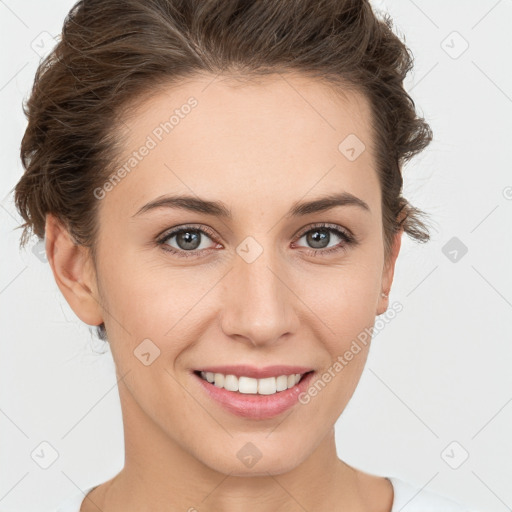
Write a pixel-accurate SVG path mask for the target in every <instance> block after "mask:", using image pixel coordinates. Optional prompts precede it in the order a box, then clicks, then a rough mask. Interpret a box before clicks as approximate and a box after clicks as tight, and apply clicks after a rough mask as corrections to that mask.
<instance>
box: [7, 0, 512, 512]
mask: <svg viewBox="0 0 512 512" xmlns="http://www.w3.org/2000/svg"><path fill="white" fill-rule="evenodd" d="M72 5H73V2H71V1H68V0H59V1H52V2H51V3H50V2H39V1H35V0H34V1H28V0H24V1H18V2H16V1H14V0H5V1H4V0H0V38H1V47H2V57H1V59H2V62H1V75H0V102H1V105H2V113H3V115H2V117H1V120H0V135H1V137H0V144H1V146H0V148H1V162H2V172H1V175H0V180H1V182H0V183H1V188H0V200H1V201H0V221H1V233H0V237H1V239H2V240H3V243H2V244H1V246H2V247H1V251H2V264H1V266H0V315H1V325H2V336H1V342H0V343H1V350H2V358H1V359H0V378H1V387H0V453H1V459H0V460H1V466H0V511H7V510H16V511H18V512H23V511H36V510H38V511H39V510H52V508H54V507H56V506H57V505H58V504H59V503H60V502H61V501H62V500H63V499H64V498H65V497H67V496H68V495H70V494H74V493H76V492H78V489H84V488H86V487H88V486H90V485H94V484H98V483H100V482H103V481H105V480H107V479H108V478H110V477H111V476H113V475H114V474H116V473H117V472H118V471H119V469H120V468H121V467H122V465H123V458H124V455H123V433H122V423H121V411H120V405H119V397H118V393H117V386H116V379H115V374H114V368H113V363H112V359H111V355H110V352H107V353H106V354H105V355H99V354H98V352H99V351H101V350H102V346H103V342H100V341H99V340H95V339H94V338H92V336H91V335H90V332H89V330H88V328H87V327H86V326H84V325H82V324H81V323H80V322H79V321H78V319H77V318H76V317H75V315H74V314H73V312H72V311H71V310H70V309H69V307H68V306H67V304H66V303H65V301H64V299H63V298H62V297H61V295H60V292H59V290H58V288H57V287H56V285H55V283H54V280H53V276H52V274H51V270H50V268H49V266H48V264H47V263H45V262H44V261H41V260H40V259H39V258H38V257H36V256H35V255H34V253H33V252H32V251H31V246H29V248H28V250H27V251H24V252H19V251H18V245H17V244H18V237H19V233H20V232H19V231H16V230H14V228H15V227H16V226H17V225H18V224H19V217H18V215H17V214H16V213H15V210H14V207H13V204H12V196H11V194H10V191H11V189H12V187H13V186H14V185H15V183H16V182H17V180H18V179H19V176H20V175H21V173H22V167H21V164H20V161H19V145H20V141H21V138H22V135H23V132H24V129H25V126H26V121H25V119H24V116H23V115H22V111H21V102H22V100H23V99H26V98H27V97H28V93H29V90H30V87H31V83H32V80H33V76H34V72H35V69H36V67H37V64H38V62H39V57H40V55H43V54H44V53H45V52H46V51H47V50H48V48H49V47H50V45H51V43H52V41H51V39H50V36H56V35H58V34H59V33H60V30H61V27H62V22H63V20H64V16H65V15H66V13H67V12H68V10H69V8H70V7H71V6H72ZM374 5H375V7H376V8H378V9H380V10H384V11H389V12H390V13H391V14H392V16H393V17H394V20H395V23H396V26H397V30H398V31H399V32H400V33H403V34H405V37H406V43H407V44H408V45H409V47H410V48H411V50H412V52H413V54H414V56H415V63H416V65H415V70H414V73H413V74H412V75H411V76H410V77H409V79H408V82H407V87H408V90H409V91H411V94H412V96H413V98H414V100H415V102H416V104H417V105H418V106H419V108H420V110H421V111H422V112H423V114H424V115H425V117H426V118H427V120H428V121H429V122H430V124H431V126H432V129H433V131H434V134H435V140H434V142H433V143H432V145H431V146H430V147H429V148H428V149H427V150H426V151H425V152H424V153H423V154H421V155H420V156H419V157H417V158H416V159H415V160H414V161H413V162H412V163H411V164H410V165H408V166H407V167H406V169H405V183H406V185H405V188H404V191H405V192H404V193H405V196H406V197H407V198H408V199H409V200H410V201H411V202H412V204H414V205H416V206H418V207H420V208H422V209H424V210H426V211H427V212H428V213H429V214H430V215H431V219H432V223H433V225H434V228H433V229H432V237H433V239H432V240H431V241H430V242H429V243H428V244H427V245H421V244H415V243H413V242H411V241H410V240H409V239H408V238H407V236H404V239H403V243H402V251H401V254H400V256H399V259H398V263H397V269H396V274H395V282H394V286H393V289H392V293H391V296H390V303H392V302H393V301H399V302H400V303H402V304H403V308H404V309H403V311H402V312H401V313H400V314H398V315H397V316H396V318H395V319H394V320H393V321H392V322H390V323H389V324H388V325H386V327H385V329H383V330H382V331H380V332H379V333H378V334H377V336H375V338H374V341H373V346H372V350H371V353H370V358H369V360H368V363H367V367H366V369H365V372H364V374H363V376H362V378H361V382H360V385H359V387H358V389H357V391H356V393H355V395H354V397H353V399H352V401H351V402H350V404H349V406H348V408H347V410H346V411H345V413H344V414H343V415H342V418H341V419H340V420H339V421H338V423H337V425H336V429H337V430H336V434H337V441H338V450H339V455H340V457H341V458H343V459H344V460H346V461H347V462H348V463H350V464H352V465H354V466H356V467H359V468H360V469H363V470H365V471H368V472H370V473H374V474H380V475H386V476H398V477H400V478H403V479H404V480H407V481H409V482H411V483H413V484H415V485H418V486H419V487H424V486H425V488H426V489H428V490H432V491H434V492H438V493H441V494H445V495H447V496H450V497H452V498H453V499H455V500H457V501H460V502H463V503H467V504H469V505H471V507H472V508H475V509H478V510H481V511H482V512H484V511H485V512H492V511H495V512H503V511H505V510H511V507H512V487H511V486H510V482H511V481H512V441H511V432H512V429H511V426H512V403H511V402H512V372H511V371H510V366H511V362H512V343H511V341H512V322H511V319H512V273H511V271H510V262H511V261H512V172H511V146H512V143H511V135H512V130H511V119H512V73H511V68H510V48H511V47H512V31H511V29H510V26H511V22H512V1H511V0H500V1H496V0H481V1H476V0H473V1H462V0H458V1H451V2H446V1H444V0H429V1H427V0H415V1H412V0H386V1H375V2H374ZM454 32H455V33H454ZM466 45H469V46H468V48H467V49H466V50H465V51H463V50H464V49H465V47H466ZM453 237H456V238H457V240H456V241H455V242H452V243H456V244H459V246H460V244H461V243H462V244H464V245H465V246H466V247H467V249H468V252H467V254H465V255H462V252H461V251H460V250H458V253H457V260H456V261H452V260H453V258H454V256H455V253H453V252H452V253H451V254H450V253H449V251H452V250H453V248H452V247H451V246H448V248H447V249H446V248H445V247H446V244H447V243H448V242H449V241H450V240H451V239H452V238H453ZM443 248H445V252H446V253H447V254H448V256H447V255H445V253H444V252H443ZM456 250H457V249H456ZM298 428H300V427H298ZM454 441H455V442H456V444H451V443H453V442H454ZM42 442H47V443H50V445H51V446H53V447H54V449H55V450H56V451H57V452H58V458H57V460H56V461H55V462H54V463H53V464H52V465H51V466H50V467H48V469H43V468H41V467H40V465H39V464H38V463H36V461H38V462H39V463H40V464H43V463H44V462H45V461H46V462H47V463H48V462H50V461H51V459H50V457H51V449H50V448H48V446H47V445H42V446H40V443H42ZM447 447H448V449H446V448H447ZM445 449H446V450H445ZM34 451H35V452H34ZM466 452H467V453H468V454H469V457H468V459H467V460H466V461H464V462H463V463H462V464H461V465H460V466H459V467H458V468H457V469H453V468H452V467H450V465H449V464H451V465H452V466H457V465H458V464H460V462H461V461H462V460H463V458H464V456H465V453H466ZM31 454H33V458H32V455H31ZM43 454H44V455H43ZM443 454H444V455H443Z"/></svg>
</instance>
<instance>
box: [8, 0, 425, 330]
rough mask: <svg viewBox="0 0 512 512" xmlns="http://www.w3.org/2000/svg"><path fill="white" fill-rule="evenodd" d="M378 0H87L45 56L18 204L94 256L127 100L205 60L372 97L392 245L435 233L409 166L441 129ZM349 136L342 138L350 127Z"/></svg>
mask: <svg viewBox="0 0 512 512" xmlns="http://www.w3.org/2000/svg"><path fill="white" fill-rule="evenodd" d="M392 26H393V25H392V21H391V19H390V18H389V16H388V15H383V16H381V17H377V16H376V15H375V13H374V12H373V11H372V8H371V6H370V4H369V2H368V1H366V0H258V1H247V0H81V1H79V2H77V3H76V4H75V5H74V6H73V7H72V9H71V10H70V12H69V14H68V15H67V17H66V19H65V21H64V26H63V30H62V38H61V40H60V41H59V42H58V44H57V45H56V46H55V48H54V49H53V51H52V52H51V53H50V54H49V55H48V56H47V57H46V58H45V59H44V61H43V62H42V63H41V64H40V66H39V68H38V70H37V72H36V75H35V80H34V84H33V88H32V91H31V94H30V97H29V99H28V100H27V102H26V105H24V112H25V115H26V116H27V118H28V126H27V128H26V131H25V134H24V137H23V140H22V143H21V160H22V163H23V166H24V168H25V173H24V174H23V176H22V177H21V179H20V181H19V182H18V184H17V185H16V187H15V204H16V207H17V209H18V211H19V212H20V214H21V215H22V217H23V219H24V221H25V223H24V224H23V225H22V226H20V227H21V228H23V234H22V237H21V246H24V245H25V244H26V242H27V240H28V236H29V232H30V230H31V231H32V232H33V233H34V234H35V235H37V236H38V237H40V238H43V237H44V227H45V216H46V214H47V213H53V214H54V215H56V216H57V217H58V218H59V219H60V220H61V221H62V222H63V223H64V224H65V225H66V227H67V228H68V230H69V232H70V234H71V235H72V236H73V237H74V239H75V240H76V242H77V243H79V244H83V245H85V246H87V247H89V248H90V249H91V251H92V254H93V257H94V240H95V237H96V235H97V228H98V226H97V222H96V220H97V219H96V213H97V206H98V200H97V199H96V197H95V195H94V193H93V191H94V190H95V189H96V188H97V187H98V186H101V185H102V184H103V183H104V182H105V180H106V179H107V177H108V176H110V175H111V174H112V173H113V171H114V170H115V169H116V166H117V164H118V162H117V161H116V156H117V155H118V152H117V151H118V150H119V148H120V143H121V141H119V140H117V139H116V137H115V135H114V134H116V133H117V132H116V131H115V130H114V129H113V128H114V126H116V124H119V123H121V122H122V116H123V114H124V113H125V112H126V109H127V108H128V107H129V106H130V105H133V104H134V103H135V102H136V100H138V99H141V98H143V97H145V96H147V95H148V94H150V93H151V92H152V91H155V90H156V88H159V87H165V86H166V85H170V84H173V83H176V84H179V82H180V80H183V79H185V78H187V77H191V76H193V75H197V74H199V73H211V74H212V76H213V75H217V74H219V73H223V74H226V75H229V74H232V75H238V76H240V77H245V78H248V79H251V78H256V77H257V76H258V75H259V76H263V75H266V74H271V73H276V72H287V71H295V72H299V73H302V74H305V75H308V76H310V77H312V78H316V79H318V80H322V81H324V82H328V83H331V84H333V85H334V86H337V87H339V88H341V90H343V87H345V88H346V87H350V88H354V89H355V90H358V91H360V92H361V93H363V94H364V95H365V96H366V98H367V99H368V100H369V102H370V105H371V108H372V113H373V119H372V126H373V133H374V137H375V149H376V151H375V154H376V164H377V169H376V170H377V173H378V176H379V180H380V184H381V194H382V216H383V233H384V251H385V256H386V258H387V257H388V256H389V254H390V248H391V243H392V239H393V235H394V234H395V233H396V232H397V231H398V230H399V229H401V228H403V229H404V231H405V232H406V233H407V234H408V235H409V236H411V237H412V238H414V239H415V240H417V241H419V242H426V241H428V240H429V238H430V237H429V233H428V229H427V228H426V225H425V224H424V223H423V222H422V220H421V217H422V216H423V215H424V213H423V212H422V211H421V210H419V209H417V208H415V207H413V206H411V205H410V203H409V202H408V201H407V200H406V199H405V198H403V197H402V196H401V192H402V183H403V182H402V166H403V164H404V162H406V161H407V160H409V159H410V158H411V157H412V156H414V155H415V154H416V153H418V152H419V151H421V150H422V149H424V148H425V147H426V146H427V145H428V144H429V142H430V141H431V139H432V133H431V130H430V127H429V126H428V124H427V123H426V122H425V121H424V120H423V119H422V118H421V117H419V116H418V115H417V113H416V111H415V105H414V101H413V100H412V99H411V97H410V96H409V95H408V94H407V92H406V91H405V90H404V87H403V80H404V78H405V76H406V75H407V73H408V72H409V71H410V69H411V68H412V64H413V59H412V56H411V54H410V52H409V50H408V48H407V47H406V46H405V44H404V43H403V42H402V41H401V40H400V38H399V37H397V36H396V35H395V34H394V33H393V31H392ZM340 142H341V141H340ZM98 335H99V336H100V338H102V339H106V338H105V331H104V326H103V324H102V325H101V326H99V329H98Z"/></svg>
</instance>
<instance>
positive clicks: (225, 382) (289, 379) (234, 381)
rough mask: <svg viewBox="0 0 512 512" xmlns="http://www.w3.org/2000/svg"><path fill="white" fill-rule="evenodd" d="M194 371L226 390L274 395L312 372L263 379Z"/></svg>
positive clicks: (292, 385) (291, 386)
mask: <svg viewBox="0 0 512 512" xmlns="http://www.w3.org/2000/svg"><path fill="white" fill-rule="evenodd" d="M194 373H195V374H196V375H197V376H198V377H200V378H201V379H203V380H205V381H206V382H209V383H210V384H212V385H213V386H216V387H218V388H223V389H225V390H227V391H232V392H237V393H240V394H251V395H274V394H278V393H280V392H282V391H286V390H287V389H290V388H293V387H294V386H296V385H297V384H298V383H299V382H300V381H301V380H302V379H303V377H304V376H305V375H308V374H310V373H313V371H309V372H305V373H292V374H290V375H277V376H275V377H266V378H263V379H255V378H252V377H245V376H240V377H238V376H236V375H232V374H223V373H213V372H204V371H199V370H196V371H194Z"/></svg>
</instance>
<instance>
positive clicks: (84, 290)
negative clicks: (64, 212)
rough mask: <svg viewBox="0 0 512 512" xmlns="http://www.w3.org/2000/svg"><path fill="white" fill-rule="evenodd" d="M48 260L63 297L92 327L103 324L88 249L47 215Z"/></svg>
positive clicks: (59, 222)
mask: <svg viewBox="0 0 512 512" xmlns="http://www.w3.org/2000/svg"><path fill="white" fill-rule="evenodd" d="M45 238H46V256H47V258H48V262H49V264H50V266H51V269H52V271H53V276H54V278H55V281H56V283H57V286H58V287H59V289H60V291H61V292H62V295H64V298H65V299H66V301H67V302H68V304H69V305H70V307H71V309H72V310H73V311H74V312H75V314H76V315H77V316H78V318H80V320H82V321H83V322H85V323H86V324H88V325H99V324H101V323H102V322H103V313H102V307H101V304H100V297H99V294H98V290H97V287H96V273H95V271H94V265H93V262H92V258H91V256H90V251H89V250H88V248H87V247H84V246H82V245H79V244H77V243H76V242H75V241H74V239H73V238H72V236H71V235H70V234H69V232H68V230H67V229H66V227H65V226H64V225H63V224H62V222H61V221H60V220H59V219H57V218H56V217H55V216H54V215H52V214H47V215H46V225H45Z"/></svg>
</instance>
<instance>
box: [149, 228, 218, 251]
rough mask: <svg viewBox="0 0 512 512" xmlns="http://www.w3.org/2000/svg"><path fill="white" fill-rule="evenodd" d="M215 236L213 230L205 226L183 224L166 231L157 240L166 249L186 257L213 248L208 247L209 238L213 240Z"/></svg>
mask: <svg viewBox="0 0 512 512" xmlns="http://www.w3.org/2000/svg"><path fill="white" fill-rule="evenodd" d="M213 236H214V235H213V232H210V230H209V229H206V227H205V226H203V227H202V228H197V227H194V226H181V227H180V228H178V229H173V230H172V231H166V232H165V233H164V234H163V236H162V237H160V238H159V239H158V240H157V243H158V244H159V245H161V246H162V248H163V249H164V250H165V251H169V252H171V253H173V254H176V255H177V256H180V257H185V258H186V257H189V256H196V255H197V252H202V251H206V250H208V249H210V248H212V247H208V240H212V238H213ZM173 239H174V240H173ZM173 244H175V245H173ZM217 245H218V244H217Z"/></svg>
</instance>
